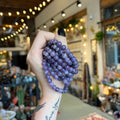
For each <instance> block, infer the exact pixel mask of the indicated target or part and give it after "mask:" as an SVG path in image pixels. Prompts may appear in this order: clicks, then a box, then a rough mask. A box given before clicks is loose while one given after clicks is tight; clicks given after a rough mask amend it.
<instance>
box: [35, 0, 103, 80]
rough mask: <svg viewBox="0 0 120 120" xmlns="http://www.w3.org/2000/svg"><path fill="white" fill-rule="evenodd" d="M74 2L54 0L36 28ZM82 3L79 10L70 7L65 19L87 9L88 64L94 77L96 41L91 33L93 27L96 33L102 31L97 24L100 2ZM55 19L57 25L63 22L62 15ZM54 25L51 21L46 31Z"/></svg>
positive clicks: (99, 62) (100, 76)
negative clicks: (92, 45)
mask: <svg viewBox="0 0 120 120" xmlns="http://www.w3.org/2000/svg"><path fill="white" fill-rule="evenodd" d="M73 2H74V1H73V0H54V1H53V2H52V3H51V4H50V5H49V6H48V7H46V8H45V9H44V10H43V11H42V12H41V13H40V14H39V15H38V16H37V17H36V19H35V25H36V28H37V27H38V26H39V25H41V24H44V23H45V21H47V20H49V19H51V18H52V16H54V15H55V14H56V13H58V12H60V11H62V10H63V9H64V8H66V7H67V6H68V5H70V4H71V3H73ZM81 2H82V7H81V8H78V7H76V5H73V6H72V7H70V8H69V9H67V10H66V11H65V12H66V17H65V18H64V19H66V18H67V17H69V16H72V15H74V14H75V13H77V12H79V11H81V10H82V9H84V8H87V21H86V22H87V31H86V32H87V44H88V47H87V53H89V54H88V56H87V58H88V64H89V67H90V74H91V76H92V73H91V71H92V62H91V44H90V43H91V42H90V41H91V39H94V36H95V33H92V32H91V30H90V29H91V26H93V28H94V30H95V32H98V31H99V30H100V28H99V27H98V24H97V22H99V21H100V0H81ZM91 15H92V16H93V19H92V20H91V19H90V16H91ZM54 19H55V21H56V22H55V24H56V23H58V22H59V21H61V20H63V18H62V17H61V15H60V14H59V15H58V16H57V17H55V18H54ZM53 25H54V24H52V23H51V21H49V22H48V23H47V26H48V27H47V28H46V29H45V30H49V27H50V26H53ZM41 29H43V30H44V28H43V26H42V27H41ZM97 46H98V49H97V51H98V74H99V79H102V77H103V65H102V46H101V45H99V44H98V45H97Z"/></svg>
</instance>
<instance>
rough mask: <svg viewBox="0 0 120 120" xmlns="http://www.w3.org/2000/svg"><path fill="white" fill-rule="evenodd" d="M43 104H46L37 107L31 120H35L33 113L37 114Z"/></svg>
mask: <svg viewBox="0 0 120 120" xmlns="http://www.w3.org/2000/svg"><path fill="white" fill-rule="evenodd" d="M45 104H46V103H43V104H41V105H38V106H37V108H36V109H35V111H34V113H33V116H32V120H35V113H36V112H38V111H39V110H40V109H41V108H43V107H44V105H45Z"/></svg>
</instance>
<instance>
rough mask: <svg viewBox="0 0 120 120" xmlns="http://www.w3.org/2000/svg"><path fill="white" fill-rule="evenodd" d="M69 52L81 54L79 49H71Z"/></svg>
mask: <svg viewBox="0 0 120 120" xmlns="http://www.w3.org/2000/svg"><path fill="white" fill-rule="evenodd" d="M70 51H71V52H73V53H76V52H80V53H81V50H80V49H72V50H70Z"/></svg>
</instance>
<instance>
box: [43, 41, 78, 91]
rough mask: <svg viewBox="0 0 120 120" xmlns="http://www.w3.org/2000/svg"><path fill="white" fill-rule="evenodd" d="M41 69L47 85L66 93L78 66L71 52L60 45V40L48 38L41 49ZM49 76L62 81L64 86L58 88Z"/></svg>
mask: <svg viewBox="0 0 120 120" xmlns="http://www.w3.org/2000/svg"><path fill="white" fill-rule="evenodd" d="M42 65H43V70H44V73H45V76H46V79H47V81H48V83H49V86H50V87H51V88H52V89H53V90H55V91H56V92H60V93H66V92H67V90H68V86H69V85H70V82H72V81H73V78H72V77H73V75H74V74H77V73H78V70H77V68H78V67H79V64H78V61H77V59H76V58H75V57H74V56H73V53H71V52H70V50H69V49H67V48H66V46H65V45H62V43H61V42H60V41H57V40H54V39H52V40H50V41H49V42H48V43H47V45H46V47H45V49H44V50H43V61H42ZM51 76H52V77H53V78H54V79H56V80H59V81H62V82H63V83H64V88H63V89H61V88H58V87H57V86H56V85H54V83H53V82H52V79H51Z"/></svg>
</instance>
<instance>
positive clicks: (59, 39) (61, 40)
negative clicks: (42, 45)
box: [55, 35, 67, 46]
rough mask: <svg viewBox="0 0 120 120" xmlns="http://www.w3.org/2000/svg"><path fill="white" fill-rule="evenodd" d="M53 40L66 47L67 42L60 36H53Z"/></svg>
mask: <svg viewBox="0 0 120 120" xmlns="http://www.w3.org/2000/svg"><path fill="white" fill-rule="evenodd" d="M55 39H56V40H58V41H60V42H62V44H63V45H66V46H67V41H66V38H65V37H63V36H60V35H55Z"/></svg>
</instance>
